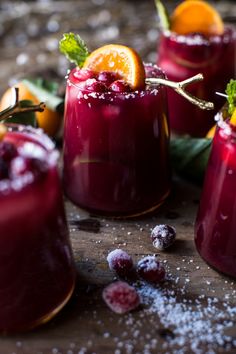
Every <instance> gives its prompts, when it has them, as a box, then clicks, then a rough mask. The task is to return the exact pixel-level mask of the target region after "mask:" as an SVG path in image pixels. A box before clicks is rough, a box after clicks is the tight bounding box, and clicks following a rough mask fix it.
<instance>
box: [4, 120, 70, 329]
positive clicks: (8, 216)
mask: <svg viewBox="0 0 236 354" xmlns="http://www.w3.org/2000/svg"><path fill="white" fill-rule="evenodd" d="M7 129H8V131H7V133H6V135H5V136H4V138H3V140H2V141H1V143H0V144H1V149H5V150H1V152H2V151H5V156H7V154H8V161H9V164H10V165H11V166H13V165H14V167H11V172H10V177H9V178H0V207H1V213H0V331H1V332H7V333H8V332H16V331H17V332H18V331H22V330H29V329H31V328H33V327H36V326H38V325H40V324H42V323H45V322H47V321H48V320H49V319H51V318H52V317H53V316H54V315H55V314H56V313H57V312H58V311H59V310H60V309H61V308H62V307H63V306H64V305H65V304H66V303H67V302H68V300H69V298H70V297H71V295H72V292H73V289H74V285H75V274H76V273H75V265H74V261H73V256H72V250H71V245H70V241H69V232H68V228H67V223H66V217H65V211H64V205H63V199H62V189H61V183H60V180H59V176H58V171H57V161H58V157H59V154H58V152H57V151H56V150H55V149H54V144H53V143H52V141H51V140H50V139H49V138H48V137H47V136H46V135H45V134H43V133H42V131H41V130H39V129H37V130H36V129H33V128H31V127H25V126H18V125H8V127H7ZM3 144H5V145H3ZM9 146H10V147H11V149H10V147H9ZM13 146H14V147H15V148H16V149H17V151H18V152H17V156H16V157H14V158H13V159H12V160H9V155H10V154H13V153H12V151H15V150H12V149H13ZM6 148H8V150H6ZM1 156H2V155H1ZM27 161H28V163H31V165H30V166H31V167H30V168H27V164H26V165H24V162H25V163H26V162H27ZM3 163H4V160H2V157H1V171H3V170H2V166H3ZM24 168H26V170H24ZM14 173H15V175H14V176H12V174H14Z"/></svg>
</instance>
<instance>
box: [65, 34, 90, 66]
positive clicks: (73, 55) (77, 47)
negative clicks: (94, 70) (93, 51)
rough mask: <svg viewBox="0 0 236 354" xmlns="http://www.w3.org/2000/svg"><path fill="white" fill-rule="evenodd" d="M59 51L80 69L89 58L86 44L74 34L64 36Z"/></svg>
mask: <svg viewBox="0 0 236 354" xmlns="http://www.w3.org/2000/svg"><path fill="white" fill-rule="evenodd" d="M59 49H60V51H61V52H62V53H63V54H65V56H66V57H67V59H69V61H70V62H72V63H75V64H76V65H77V66H79V67H80V68H81V67H82V66H83V64H84V62H85V60H86V58H87V57H88V56H89V51H88V48H87V46H86V44H85V42H84V41H83V40H82V39H81V37H80V36H79V35H78V34H74V33H64V34H63V38H62V39H61V41H60V42H59Z"/></svg>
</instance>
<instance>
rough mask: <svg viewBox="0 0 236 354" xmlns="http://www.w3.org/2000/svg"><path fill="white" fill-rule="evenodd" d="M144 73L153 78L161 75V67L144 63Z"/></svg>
mask: <svg viewBox="0 0 236 354" xmlns="http://www.w3.org/2000/svg"><path fill="white" fill-rule="evenodd" d="M145 74H146V77H153V78H155V77H159V76H161V77H163V72H162V71H161V69H160V68H158V67H157V66H155V65H152V64H146V65H145Z"/></svg>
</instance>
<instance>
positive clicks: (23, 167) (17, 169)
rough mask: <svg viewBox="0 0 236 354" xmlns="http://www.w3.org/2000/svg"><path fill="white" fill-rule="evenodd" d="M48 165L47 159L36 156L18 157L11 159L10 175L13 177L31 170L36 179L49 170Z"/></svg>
mask: <svg viewBox="0 0 236 354" xmlns="http://www.w3.org/2000/svg"><path fill="white" fill-rule="evenodd" d="M47 169H48V166H47V163H46V162H45V161H42V160H39V159H36V158H24V157H21V156H18V157H16V158H15V159H13V160H12V161H11V165H10V176H11V178H12V179H14V178H17V177H19V176H22V175H23V174H25V173H27V172H30V173H32V174H33V176H34V178H35V179H38V178H41V177H42V176H44V175H45V173H46V172H47Z"/></svg>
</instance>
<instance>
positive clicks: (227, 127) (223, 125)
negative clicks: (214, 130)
mask: <svg viewBox="0 0 236 354" xmlns="http://www.w3.org/2000/svg"><path fill="white" fill-rule="evenodd" d="M215 122H216V125H217V127H219V128H220V130H221V131H223V133H224V134H225V135H227V136H233V137H234V138H236V130H234V129H233V127H232V125H231V124H230V122H229V119H224V118H223V114H222V112H218V113H217V114H216V115H215Z"/></svg>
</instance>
